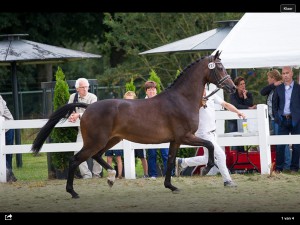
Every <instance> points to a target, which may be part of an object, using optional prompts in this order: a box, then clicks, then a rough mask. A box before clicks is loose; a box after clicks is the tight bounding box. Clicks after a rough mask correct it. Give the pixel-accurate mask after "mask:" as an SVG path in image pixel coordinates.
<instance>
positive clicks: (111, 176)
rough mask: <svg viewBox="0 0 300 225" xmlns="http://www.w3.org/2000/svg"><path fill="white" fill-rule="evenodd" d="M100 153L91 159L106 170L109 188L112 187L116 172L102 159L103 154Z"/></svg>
mask: <svg viewBox="0 0 300 225" xmlns="http://www.w3.org/2000/svg"><path fill="white" fill-rule="evenodd" d="M101 152H102V151H100V152H98V153H97V154H96V155H94V156H93V157H92V158H93V159H95V160H96V161H97V162H98V163H99V164H100V165H101V166H102V167H103V168H104V169H106V170H107V183H108V185H109V186H110V187H112V186H113V184H114V182H115V179H116V171H115V170H114V169H113V168H112V167H111V166H110V165H109V164H108V163H107V162H106V161H105V160H104V159H103V158H102V155H103V153H101Z"/></svg>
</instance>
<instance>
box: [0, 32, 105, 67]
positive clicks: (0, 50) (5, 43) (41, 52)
mask: <svg viewBox="0 0 300 225" xmlns="http://www.w3.org/2000/svg"><path fill="white" fill-rule="evenodd" d="M20 36H27V35H26V34H10V35H0V38H1V37H4V38H6V39H5V40H1V41H0V65H1V66H8V65H11V63H12V62H15V63H16V64H17V65H20V64H46V63H61V62H67V61H77V60H83V59H88V58H101V55H95V54H91V53H87V52H82V51H76V50H72V49H67V48H61V47H57V46H52V45H47V44H42V43H38V42H33V41H28V40H24V39H20V38H19V37H20Z"/></svg>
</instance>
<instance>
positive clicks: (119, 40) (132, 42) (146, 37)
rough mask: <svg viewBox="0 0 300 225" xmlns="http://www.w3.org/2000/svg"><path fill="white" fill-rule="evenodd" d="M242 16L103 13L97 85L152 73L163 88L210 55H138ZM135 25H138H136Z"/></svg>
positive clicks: (204, 53) (224, 14) (239, 14)
mask: <svg viewBox="0 0 300 225" xmlns="http://www.w3.org/2000/svg"><path fill="white" fill-rule="evenodd" d="M242 15H243V13H114V14H111V13H105V14H104V19H103V24H104V25H105V26H106V27H107V29H105V31H107V32H106V33H105V38H106V40H105V42H103V44H101V45H100V47H101V52H102V54H103V56H104V58H106V57H107V58H106V59H104V64H105V68H106V70H105V72H104V74H103V75H102V76H101V78H100V77H99V81H104V80H106V79H109V80H110V81H111V82H117V81H120V80H122V79H125V80H128V76H131V74H132V73H135V74H142V76H143V79H144V80H147V78H146V77H147V74H148V73H147V71H149V70H151V69H153V70H155V71H156V72H157V74H159V75H160V78H161V81H162V84H163V86H166V85H167V84H168V83H171V82H172V81H173V80H174V79H175V75H176V71H177V69H178V68H179V69H180V70H183V69H184V68H185V67H186V66H187V65H189V64H190V63H191V62H193V61H194V60H195V59H197V58H199V57H201V56H203V55H208V54H210V53H211V51H209V52H196V53H186V54H156V55H139V53H141V52H143V51H146V50H149V49H152V48H155V47H159V46H162V45H165V44H168V43H171V42H174V41H177V40H180V39H183V38H187V37H190V36H192V35H196V34H199V33H201V32H205V31H208V30H209V29H213V28H216V27H218V24H217V23H215V22H216V21H220V20H229V19H230V20H234V19H240V18H241V17H242ZM136 21H139V22H138V23H136Z"/></svg>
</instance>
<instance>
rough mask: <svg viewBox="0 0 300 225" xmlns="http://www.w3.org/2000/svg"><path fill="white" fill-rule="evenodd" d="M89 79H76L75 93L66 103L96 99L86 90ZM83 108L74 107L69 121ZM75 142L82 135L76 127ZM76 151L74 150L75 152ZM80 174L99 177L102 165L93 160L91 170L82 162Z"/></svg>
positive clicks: (79, 113) (87, 102) (84, 176)
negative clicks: (74, 109)
mask: <svg viewBox="0 0 300 225" xmlns="http://www.w3.org/2000/svg"><path fill="white" fill-rule="evenodd" d="M89 86H90V85H89V81H88V80H87V79H86V78H79V79H77V80H76V83H75V88H76V93H73V94H72V95H71V96H70V98H69V102H68V103H73V102H81V103H86V104H92V103H94V102H96V101H97V96H96V95H94V94H93V93H90V92H88V91H89ZM84 111H85V108H76V111H75V112H73V113H72V114H71V115H70V117H69V121H70V122H73V123H75V122H76V121H77V119H80V118H81V116H82V114H83V113H84ZM76 141H77V142H82V135H81V130H80V129H78V134H77V140H76ZM76 153H77V152H75V154H76ZM79 170H80V174H81V176H82V177H83V179H87V178H92V177H100V174H101V172H102V166H101V165H100V164H99V163H98V162H96V161H95V160H93V170H92V171H90V170H89V168H88V164H87V162H86V161H85V162H82V163H81V164H80V165H79Z"/></svg>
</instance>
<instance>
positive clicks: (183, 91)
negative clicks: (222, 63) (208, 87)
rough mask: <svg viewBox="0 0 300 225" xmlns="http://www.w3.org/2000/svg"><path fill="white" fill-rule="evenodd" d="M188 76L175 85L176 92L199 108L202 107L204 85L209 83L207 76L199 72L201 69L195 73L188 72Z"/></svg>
mask: <svg viewBox="0 0 300 225" xmlns="http://www.w3.org/2000/svg"><path fill="white" fill-rule="evenodd" d="M186 76H187V77H185V78H184V79H183V80H182V81H180V83H178V84H177V85H176V86H175V87H174V92H176V93H177V94H180V96H182V97H183V98H186V99H187V100H188V101H190V102H191V104H194V105H195V106H196V107H197V108H200V106H201V105H202V98H203V91H204V86H205V84H206V83H207V81H206V79H205V76H204V75H203V74H199V71H198V72H194V74H189V75H188V74H186Z"/></svg>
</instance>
